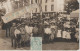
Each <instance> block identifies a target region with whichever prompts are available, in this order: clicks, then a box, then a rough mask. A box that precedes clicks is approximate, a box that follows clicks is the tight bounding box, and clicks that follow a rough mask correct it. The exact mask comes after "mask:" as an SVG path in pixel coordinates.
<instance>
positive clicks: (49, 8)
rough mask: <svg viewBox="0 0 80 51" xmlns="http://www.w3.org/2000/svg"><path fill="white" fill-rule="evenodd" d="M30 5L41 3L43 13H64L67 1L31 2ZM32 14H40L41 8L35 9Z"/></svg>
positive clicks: (32, 0) (34, 0)
mask: <svg viewBox="0 0 80 51" xmlns="http://www.w3.org/2000/svg"><path fill="white" fill-rule="evenodd" d="M40 2H41V3H40ZM30 3H31V4H34V3H37V4H39V3H40V4H41V7H42V12H64V3H65V0H30ZM32 12H33V13H39V12H40V9H39V7H37V8H36V9H34V10H33V11H32Z"/></svg>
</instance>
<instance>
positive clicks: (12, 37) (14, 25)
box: [10, 23, 16, 47]
mask: <svg viewBox="0 0 80 51" xmlns="http://www.w3.org/2000/svg"><path fill="white" fill-rule="evenodd" d="M15 29H16V23H12V27H11V29H10V34H11V43H12V47H13V42H14V39H15V34H14V31H15Z"/></svg>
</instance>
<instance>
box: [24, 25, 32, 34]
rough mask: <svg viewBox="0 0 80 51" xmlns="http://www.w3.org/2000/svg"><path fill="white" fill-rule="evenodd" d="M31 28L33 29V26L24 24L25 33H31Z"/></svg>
mask: <svg viewBox="0 0 80 51" xmlns="http://www.w3.org/2000/svg"><path fill="white" fill-rule="evenodd" d="M32 29H33V27H29V26H27V25H26V26H25V30H26V32H27V33H32Z"/></svg>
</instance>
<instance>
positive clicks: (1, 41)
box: [0, 38, 79, 50]
mask: <svg viewBox="0 0 80 51" xmlns="http://www.w3.org/2000/svg"><path fill="white" fill-rule="evenodd" d="M78 46H79V44H78V43H76V42H54V43H50V44H43V50H77V49H78V48H79V47H78ZM29 49H30V47H23V48H22V47H21V48H17V49H14V48H13V47H11V42H10V38H0V50H29Z"/></svg>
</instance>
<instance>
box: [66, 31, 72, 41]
mask: <svg viewBox="0 0 80 51" xmlns="http://www.w3.org/2000/svg"><path fill="white" fill-rule="evenodd" d="M70 34H71V32H70V31H69V30H67V32H66V40H67V41H69V42H70V40H71V36H70Z"/></svg>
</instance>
